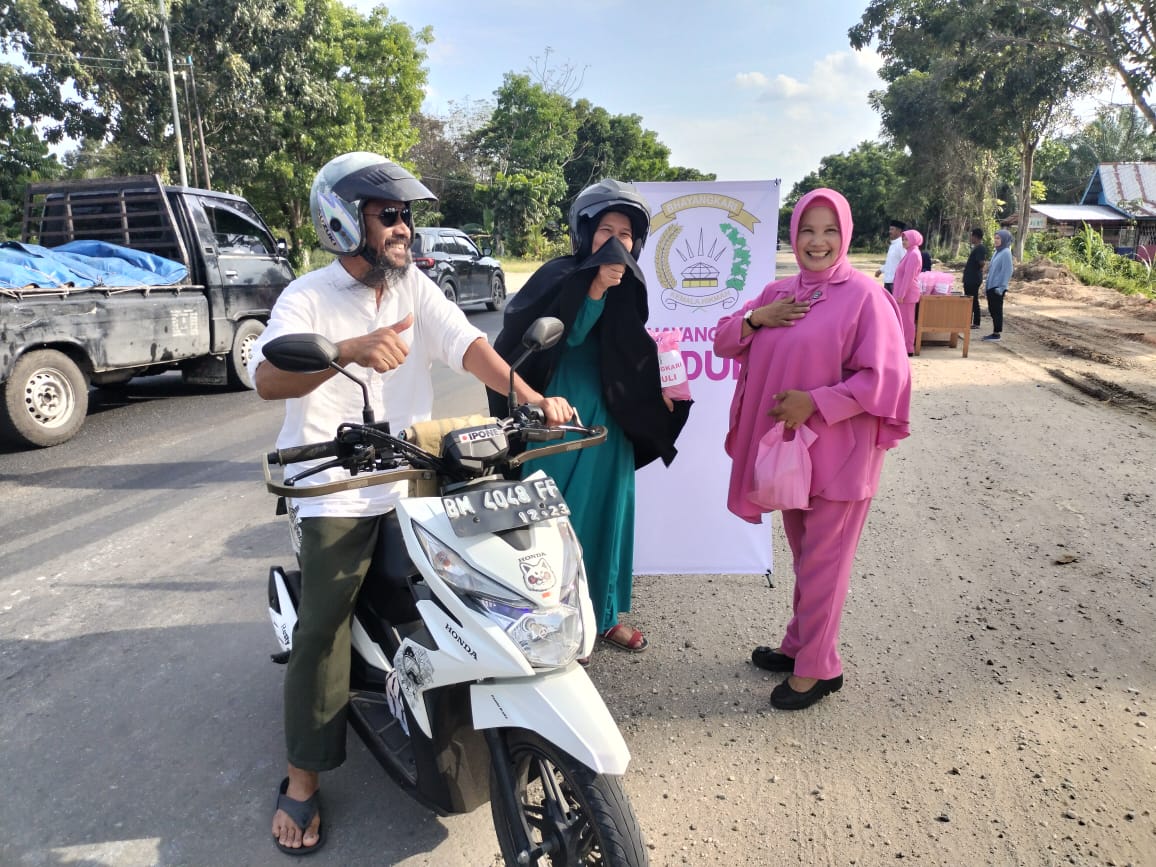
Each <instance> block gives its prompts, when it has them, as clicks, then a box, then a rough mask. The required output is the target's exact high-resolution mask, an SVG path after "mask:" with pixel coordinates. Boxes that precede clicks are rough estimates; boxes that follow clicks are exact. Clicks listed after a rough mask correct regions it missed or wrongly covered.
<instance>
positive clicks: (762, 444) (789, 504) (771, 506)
mask: <svg viewBox="0 0 1156 867" xmlns="http://www.w3.org/2000/svg"><path fill="white" fill-rule="evenodd" d="M792 433H793V434H794V436H792V437H791V438H790V439H786V437H787V436H789V435H790V434H792ZM814 441H815V432H814V431H813V430H811V429H810V428H809V427H807V426H806V425H805V424H804V425H799V427H797V428H796V429H795V430H794V431H788V430H787V429H786V426H785V425H784V424H783V422H779V423H778V424H776V425H775V426H774V427H773V428H771V429H770V430H769V431H767V432H766V434H765V435H764V436H763V438H762V439H761V440H759V451H758V454H757V455H756V456H755V486H754V490H752V491H751V492H750V494H749V498H750V501H751V502H752V503H754V504H755V505H756V506H758V507H759V508H761V509H766V510H767V511H768V512H771V511H783V510H785V509H807V508H809V506H810V501H811V452H810V447H811V443H813V442H814Z"/></svg>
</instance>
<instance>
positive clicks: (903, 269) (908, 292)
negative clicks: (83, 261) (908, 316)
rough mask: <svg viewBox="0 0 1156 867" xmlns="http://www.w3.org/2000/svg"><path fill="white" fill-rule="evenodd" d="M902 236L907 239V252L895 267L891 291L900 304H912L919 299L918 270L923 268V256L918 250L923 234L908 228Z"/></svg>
mask: <svg viewBox="0 0 1156 867" xmlns="http://www.w3.org/2000/svg"><path fill="white" fill-rule="evenodd" d="M903 237H904V238H906V239H907V252H906V253H905V254H904V255H903V258H902V259H900V260H899V267H898V268H896V269H895V282H894V283H892V284H891V287H892V289H891V291H892V292H893V293H894V295H895V300H896V301H898V302H899V303H900V304H914V303H915V302H916V301H918V300H919V283H918V278H919V272H920V271H922V270H923V256H922V255H921V254H920V252H919V245H920V244H922V243H923V235H921V234H920V233H919V232H918V231H917V230H916V229H908V230H907V231H906V232H904V233H903Z"/></svg>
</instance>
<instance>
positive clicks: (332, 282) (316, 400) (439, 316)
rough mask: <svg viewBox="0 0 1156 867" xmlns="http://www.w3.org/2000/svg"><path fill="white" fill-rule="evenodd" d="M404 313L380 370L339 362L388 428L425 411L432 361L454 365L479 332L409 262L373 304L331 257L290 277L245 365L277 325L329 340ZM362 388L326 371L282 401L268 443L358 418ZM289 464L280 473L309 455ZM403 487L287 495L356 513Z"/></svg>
mask: <svg viewBox="0 0 1156 867" xmlns="http://www.w3.org/2000/svg"><path fill="white" fill-rule="evenodd" d="M411 313H412V314H413V325H412V326H410V327H409V328H408V329H406V330H405V331H401V332H399V333H400V335H401V337H402V338H403V339H404V340H405V341H406V343H408V344H409V355H408V356H406V359H405V362H404V363H403V364H402V365H401V366H400V367H397V368H395V369H394V370H390V371H388V372H386V373H377V372H376V371H374V370H372V369H370V368H365V367H361V366H360V365H357V364H348V365H346V366H345V369H346V370H348V371H349V372H350V373H351V374H353V375H354V376H356V377H358V378H359V379H361V380H362V381H364V382H365V383H366V385H367V386H368V387H369V398H370V403H371V405H372V406H373V411H374V413H375V415H376V417H377V420H378V421H388V422H389V425H390V430H391V431H392V432H394V433H397V432H399V431H401V430H402V429H404V428H406V427H408V426H409V425H411V424H413V423H414V422H416V421H425V420H427V419H428V418H429V417H430V415H431V414H432V412H433V398H434V393H433V378H432V375H431V368H432V365H433V361H434V360H435V359H436V360H439V361H441V362H443V363H445V364H446V365H447V366H449V367H450V369H452V370H455V371H457V372H461V371H462V370H463V369H464V368H463V367H462V360H463V358H464V356H465V354H466V350H467V349H469V348H470V345H471V344H472V343H473V342H474V341H476V340H477V339H478V338H483V339H484V338H485V334H484V333H483V332H482V331H480V330H479V329H477V328H475V327H474V326H473V325H471V324H470V323H469V320H468V319H467V318H466V315H465V314H464V313H463V312H462V310H461V308H460V307H458V306H457V304H455V303H453V302H452V301H449V300H447V299H446V297H445V296H444V295H443V294H442V293H441V291H440V290H439V289H438V288H437V286H436V285H435V284H434V283H433V282H432V281H431V280H430V279H429V278H428V277H426V276H425V274H423V273H421V271H419V270H418V269H417V268H416V267H415V266H413V265H411V266H410V267H409V269H408V270H407V271H406V273H405V274H404V275H403V276H402V278H401V279H400V280H399V281H397V282H396V283H391V284H390V285H389V287H388V288H387V289H386V291H385V294H384V295H383V296H382V299H381V306H380V307H376V306H375V299H374V290H373V289H371V288H370V287H368V286H366V285H365V284H364V283H361V282H360V281H358V280H355V279H354V278H353V277H351V276H350V275H349V273H348V272H347V271H346V270H345V269H344V268H343V267H342V266H341V263H340V262H333V263H332V264H330V265H327V266H326V267H324V268H320V269H318V270H317V271H313V272H311V273H309V274H305V275H303V276H301V277H299V278H297V279H296V280H294V281H293V282H292V283H290V284H289V285H288V286H287V287H286V288H285V290H284V291H283V292H282V293H281V296H280V297H279V298H278V299H277V303H276V304H275V305H274V306H273V312H272V314H271V315H270V317H269V324H268V326H267V327H266V329H265V333H264V334H262V335H261V337H260V339H259V340H258V341H257V343H256V344H255V345H254V347H253V357H252V358H251V360H250V361H249V374H250V376H253V375H255V371H256V369H257V365H258V364H260V363H261V362H262V361H263V360H264V358H265V355H264V352H263V351H262V349H263V347H264V345H265V344H266V343H268V342H269V341H270V340H272V339H273V338H274V337H278V336H279V335H282V334H300V333H305V332H308V333H314V334H321V335H323V336H325V337H328V338H329V339H330V340H332V341H333V342H334V343H337V342H338V341H340V340H345V339H346V338H349V337H357V336H360V335H363V334H368V333H369V332H371V331H374V330H376V329H378V328H382V327H385V326H391V325H394V324H395V323H397V322H400V321H401V320H403V319H405V317H406V316H407V315H408V314H411ZM361 409H362V394H361V389H360V388H358V387H357V385H356V384H355V383H353V382H351V381H350V380H349V378H348V377H346V376H340V375H339V376H334V377H333V378H332V379H329V380H327V381H326V382H324V383H323V384H322V385H320V386H318V387H317V388H315V389H314V390H313V391H311V392H310V393H309V394H307V395H305V396H304V397H298V398H290V399H288V400H286V401H285V422H284V424H283V425H282V426H281V432H280V433H279V434H278V435H277V448H286V447H288V446H298V445H303V444H305V443H315V442H322V441H324V440H329V439H332V438H333V436H334V434H336V433H337V426H338V425H339V424H340V423H341V422H346V421H352V422H360V421H361ZM315 463H319V462H318V461H313V462H310V463H302V464H290V465H288V466H287V467H285V475H286V477H288V476H292V475H294V474H295V473H298V472H300V471H301V470H303V469H305V468H306V467H308V466H311V465H312V464H315ZM348 477H349V474H348V473H347V472H345V471H344V470H340V469H333V470H327V471H325V472H322V473H318V474H317V475H315V476H310V477H309V478H308V479H303V480H302V482H301V484H302V485H306V484H310V485H316V484H320V483H321V482H328V481H334V480H336V479H344V478H348ZM403 492H404V483H399V484H395V485H375V486H372V487H369V488H361V489H359V490H355V491H342V492H340V493H336V494H327V495H325V496H322V497H310V498H297V499H294V501H293V505H294V506H295V507H297V508H298V510H299V511H298V515H299V517H303V518H309V517H347V518H359V517H368V516H372V515H380V514H384V513H385V512H387V511H389V510H390V509H391V508H393V506H394V504H395V503H396V502H397V500H398V499H399V498H400V497H401V495H402V493H403Z"/></svg>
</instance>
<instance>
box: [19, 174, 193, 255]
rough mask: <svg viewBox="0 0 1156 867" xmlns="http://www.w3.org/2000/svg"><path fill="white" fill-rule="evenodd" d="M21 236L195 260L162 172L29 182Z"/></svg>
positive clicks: (53, 244)
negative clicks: (102, 244)
mask: <svg viewBox="0 0 1156 867" xmlns="http://www.w3.org/2000/svg"><path fill="white" fill-rule="evenodd" d="M21 240H22V241H23V242H24V243H26V244H40V245H41V246H43V247H57V246H59V245H61V244H66V243H68V242H69V241H78V240H92V241H107V242H108V243H110V244H119V245H121V246H122V247H132V248H134V249H137V250H147V251H148V252H150V253H155V254H156V255H158V256H163V257H165V258H166V259H175V260H176V261H178V262H180V263H181V264H183V265H184V266H185V267H186V268H189V267H190V265H191V262H190V259H189V251H188V249H187V247H186V246H185V240H184V237H183V236H182V235H181V233H180V231H179V230H178V227H177V218H176V215H175V214H174V213H173V209H172V206H171V205H170V203H169V198H168V195H166V193H165V186H164V184H163V183H162V182H161V178H160V176H159V175H134V176H132V177H124V178H93V179H87V180H67V181H38V182H36V183H32V184H29V185H28V189H27V191H26V192H25V194H24V224H23V229H22V231H21ZM190 273H191V269H190Z"/></svg>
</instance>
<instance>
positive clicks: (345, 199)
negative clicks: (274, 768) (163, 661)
mask: <svg viewBox="0 0 1156 867" xmlns="http://www.w3.org/2000/svg"><path fill="white" fill-rule="evenodd" d="M435 198H436V197H435V196H434V195H433V194H432V193H431V192H430V191H429V190H428V189H426V187H425V186H424V185H423V184H422V183H421V182H420V181H418V180H417V179H416V178H414V177H413V175H411V174H410V173H409V172H407V171H406V170H405V169H403V168H401V167H400V166H398V165H396V164H394V163H392V162H390V161H389V160H386V159H384V158H383V157H380V156H377V155H376V154H370V153H364V152H355V153H348V154H343V155H342V156H339V157H337V158H335V159H333V160H331V161H330V162H329V163H327V164H326V165H325V166H324V167H323V168H322V169H321V171H320V172H318V174H317V177H316V178H315V180H314V182H313V188H312V190H311V191H310V195H309V206H310V212H311V215H312V218H313V225H314V228H315V229H316V230H317V238H318V241H319V242H320V244H321V246H322V248H324V249H326V250H329V251H330V252H332V253H335V254H336V255H337V257H338V258H337V260H336V261H334V262H333V263H331V264H330V265H328V266H326V267H324V268H321V269H318V270H317V271H313V272H311V273H309V274H305V275H303V276H302V277H299V278H298V279H297V280H295V281H293V282H292V283H290V284H289V286H287V287H286V288H285V290H284V292H283V293H282V294H281V296H280V298H279V299H278V300H277V303H276V304H275V305H274V307H273V311H272V313H271V314H270V317H269V324H268V327H267V328H266V329H265V332H264V334H263V335H262V336H261V338H260V339H259V340H258V341H257V343H256V345H255V346H254V348H253V356H252V358H251V360H250V362H249V371H250V374H251V375H252V377H253V382H254V384H255V386H256V389H257V393H258V394H259V395H260V396H261V397H262V398H264V399H265V400H285V401H286V405H285V422H284V425H283V426H282V428H281V432H280V434H279V435H278V437H277V447H278V448H283V447H287V446H293V445H300V444H302V443H306V442H316V441H320V440H325V439H329V438H331V437H332V436H333V435H334V433H335V432H336V430H337V426H338V425H339V424H340V423H341V422H344V421H351V420H352V421H356V420H358V419H359V418H360V417H361V410H362V395H361V392H360V390H359V389H357V388H355V387H352V385H351V383H349V382H345V381H344V378H343V377H339V379H340V380H341V381H339V382H331V381H330V380H331V379H332V378H333V376H335V375H336V372H335V371H333V370H328V371H325V372H323V373H316V374H302V373H291V372H288V371H284V370H281V369H279V368H276V367H274V366H273V365H272V364H271V363H269V362H267V361H265V358H264V355H263V353H262V346H264V344H265V343H267V342H268V341H269V340H271V339H273V338H274V337H278V336H280V335H283V334H295V333H303V332H307V333H317V334H322V335H324V336H326V337H328V338H329V339H330V340H332V341H333V342H334V343H335V344H336V345H337V348H338V350H339V353H340V354H339V358H338V363H339V364H341V365H342V366H349V365H355V366H356V367H355V369H354V370H353V371H352V372H355V373H356V374H357V375H358V376H359V378H361V379H362V380H364V381H366V382H368V383H369V388H370V400H371V403H372V405H373V408H374V410H375V413H376V415H377V417H378V418H382V419H384V420H386V421H388V422H389V423H390V428H391V430H394V431H399V430H402V429H404V428H405V427H407V426H409V425H410V424H412V423H414V422H416V421H422V420H425V419H428V418H430V415H431V413H432V409H433V382H432V379H431V375H430V368H431V364H432V362H433V360H434V359H438V360H440V361H442V362H443V363H445V364H446V365H447V366H449V367H450V368H451V369H454V370H457V371H462V370H465V371H468V372H469V373H471V374H473V375H474V376H475V377H477V379H478V380H480V381H481V382H482V383H484V384H485V385H487V386H489V387H490V388H491V389H494V390H497V391H500V392H505V391H506V390H507V389H508V387H509V377H510V368H509V365H507V363H506V362H505V361H503V360H502V359H501V357H500V356H499V355H498V354H497V353H496V352H494V350H493V349H492V348H491V346H490V344H489V342H488V341H487V340H486V337H485V334H484V333H483V332H482V331H480V330H479V329H477V328H475V327H474V326H472V325H471V324H470V323H469V321H468V320H467V318H466V316H465V314H464V313H462V311H461V309H460V308H459V307H458V306H457V305H456V304H455V303H454V302H452V301H449V300H447V299H446V298H445V296H444V295H443V294H442V293H441V291H440V290H439V289H438V287H437V286H436V285H435V284H434V283H433V282H432V281H431V280H430V279H429V278H428V277H427V276H425V274H424V273H422V272H421V271H420V270H419V269H418V268H417V267H415V266H414V264H413V257H412V255H411V253H410V242H411V241H412V238H413V217H412V214H411V212H410V204H411V203H412V202H414V201H417V200H434V199H435ZM515 392H516V395H517V398H518V400H519V401H520V402H523V403H532V404H537V405H538V406H540V407H541V408H542V410H543V411H544V413H545V415H546V419H547V422H548V423H550V424H559V423H561V422H564V421H567V420H569V419H570V418H571V417H572V415H573V410H572V408H571V407H570V404H569V403H568V402H567V401H566V400H565V398H561V397H550V398H545V397H543V396H542V395H541V394H539V393H538V392H537V391H535V390H534V389H532V388H530V387H529V386H527V385H526V383H525V382H524V381H522V380H521V378H520V377H516V378H515ZM301 469H303V466H302V465H292V464H291V465H290V466H288V467H286V468H285V474H286V476H290V475H292V474H294V473H296V472H298V471H300V470H301ZM343 475H344V473H343V471H341V470H337V469H334V470H329V471H326V472H322V473H318V474H316V475H314V476H311V477H310V478H309V483H311V484H320V483H322V482H326V481H331V480H334V479H336V478H340V477H342V476H343ZM400 495H401V487H400V486H397V485H392V486H386V485H382V486H374V487H369V488H363V489H359V490H354V491H343V492H340V493H336V494H330V495H327V496H321V497H315V498H309V499H302V500H300V501H298V502H296V503H293V504H292V506H291V511H292V512H293V514H294V517H295V519H296V520H295V525H296V531H297V532H298V533H299V537H298V538H299V541H300V565H301V583H302V589H301V602H300V607H299V611H298V622H297V627H296V630H295V631H294V634H293V650H292V653H291V654H290V657H289V663H288V668H287V670H286V674H285V711H284V713H285V741H286V748H287V753H288V763H289V771H288V776H287V777H286V778H285V780H283V781H282V783H281V787H280V792H279V796H278V799H277V809H276V812H275V813H274V816H273V837H274V839H275V842H276V844H277V846H278V848H279V849H281V850H282V851H283V852H286V853H287V854H291V855H301V854H306V853H309V852H313V851H316V850H317V849H318V848H319V847H320V846H321V845H322V843H323V842H324V836H323V832H322V826H321V817H320V814H319V812H318V810H319V807H318V798H317V790H318V786H319V772H320V771H326V770H331V769H332V768H336V767H338V766H339V765H340V764H342V762H344V761H345V730H346V716H347V706H348V701H349V667H350V655H349V654H350V651H349V642H350V616H351V614H352V612H353V606H354V602H355V600H356V597H357V593H358V590H359V589H360V586H361V582H362V580H363V578H364V577H365V573H366V570H367V569H368V568H369V564H370V560H371V557H372V553H373V550H374V547H375V545H376V544H377V537H378V530H379V526H380V523H381V522H380V518H381V516H382V515H383V514H386V513H387V512H389V511H390V510H391V509H392V508H393V506H394V504H395V503H396V502H397V499H398V497H399V496H400Z"/></svg>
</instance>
